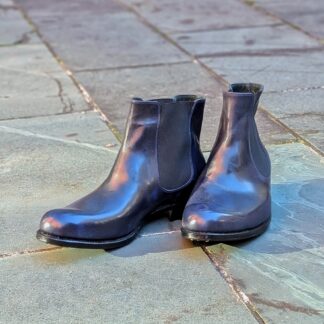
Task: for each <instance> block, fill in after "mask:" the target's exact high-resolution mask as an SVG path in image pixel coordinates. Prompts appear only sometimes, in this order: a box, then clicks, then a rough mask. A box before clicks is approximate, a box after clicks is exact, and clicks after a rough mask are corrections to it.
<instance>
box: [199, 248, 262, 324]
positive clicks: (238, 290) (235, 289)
mask: <svg viewBox="0 0 324 324" xmlns="http://www.w3.org/2000/svg"><path fill="white" fill-rule="evenodd" d="M201 248H202V250H203V251H204V252H205V254H206V255H207V256H208V258H209V260H210V262H211V263H212V264H213V266H214V267H215V268H216V270H217V271H218V272H219V274H220V275H221V276H222V278H223V279H224V280H225V281H226V283H227V284H228V286H229V287H230V289H231V290H232V291H233V293H234V295H235V296H236V297H237V298H238V299H239V300H240V301H241V302H242V303H243V304H244V305H245V307H247V309H248V310H249V311H250V313H251V314H252V316H253V317H254V318H255V319H256V321H257V322H258V323H260V324H266V321H265V320H264V319H263V318H262V316H261V315H260V314H259V312H258V310H257V309H256V307H255V306H254V304H253V303H252V302H251V300H250V298H249V297H248V296H247V295H246V294H245V292H244V291H243V290H242V289H241V288H240V287H239V285H238V284H237V283H236V282H235V280H234V279H233V278H232V277H231V275H230V274H229V273H228V272H227V271H226V269H225V268H224V267H223V266H222V265H221V264H220V263H219V262H218V260H217V259H216V258H215V257H214V255H213V254H212V253H210V252H209V251H208V249H207V248H206V247H205V246H202V247H201Z"/></svg>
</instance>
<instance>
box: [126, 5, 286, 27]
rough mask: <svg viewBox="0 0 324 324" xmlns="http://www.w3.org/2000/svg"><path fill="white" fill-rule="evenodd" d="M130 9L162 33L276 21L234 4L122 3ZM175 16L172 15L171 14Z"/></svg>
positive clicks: (263, 23) (255, 24) (257, 24)
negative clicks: (130, 7) (131, 7)
mask: <svg viewBox="0 0 324 324" xmlns="http://www.w3.org/2000/svg"><path fill="white" fill-rule="evenodd" d="M121 2H124V3H127V4H129V5H132V6H133V8H135V10H136V11H138V12H140V13H141V15H142V16H143V17H145V19H147V20H148V21H149V22H150V23H152V24H153V25H154V26H157V27H158V28H159V29H161V30H162V31H163V32H166V33H172V32H187V31H193V30H206V29H207V30H209V29H222V28H229V27H243V26H244V27H246V26H260V25H272V24H277V23H279V22H280V21H279V20H277V19H276V18H272V17H269V16H266V15H260V13H258V12H256V11H255V10H254V9H252V8H250V7H249V6H246V5H245V4H243V3H241V2H240V1H236V0H227V1H222V0H201V1H191V2H190V3H188V1H187V0H178V1H173V0H151V1H145V0H122V1H121ZM175 13H176V14H175Z"/></svg>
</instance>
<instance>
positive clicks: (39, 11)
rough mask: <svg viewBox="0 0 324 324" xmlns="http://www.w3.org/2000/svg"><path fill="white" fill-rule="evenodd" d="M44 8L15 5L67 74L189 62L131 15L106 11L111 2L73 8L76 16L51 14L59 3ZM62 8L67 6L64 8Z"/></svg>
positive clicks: (41, 3) (43, 4)
mask: <svg viewBox="0 0 324 324" xmlns="http://www.w3.org/2000/svg"><path fill="white" fill-rule="evenodd" d="M49 2H51V1H38V2H37V6H35V5H34V2H33V1H23V2H21V3H20V4H21V6H23V7H24V8H25V9H26V10H27V12H28V14H29V15H30V16H31V18H32V19H33V21H34V22H35V23H36V25H37V26H38V27H39V29H40V30H41V33H42V34H43V36H44V37H45V39H46V40H47V41H48V42H49V43H50V44H51V46H52V47H53V48H54V50H55V51H56V53H57V54H58V55H59V57H60V58H61V59H63V61H64V62H65V63H66V64H67V65H68V66H69V67H70V68H71V69H72V70H84V69H102V68H110V67H121V66H134V65H147V64H159V63H170V62H179V61H188V57H187V56H186V55H184V54H183V53H182V52H181V51H180V50H179V49H177V48H176V47H175V46H173V45H171V44H170V43H168V42H166V41H165V40H164V39H163V38H162V37H160V36H159V35H157V34H156V33H155V32H153V31H151V30H150V29H149V28H148V27H146V26H144V25H143V24H142V23H141V22H140V21H139V20H138V19H137V18H136V16H135V15H134V14H132V13H129V12H125V11H122V10H121V9H119V10H112V11H109V8H110V6H111V1H109V2H107V1H106V2H105V1H101V2H100V1H94V2H93V6H91V5H89V4H88V3H85V2H83V1H78V2H75V3H74V4H73V6H76V7H78V14H77V15H75V11H74V10H62V8H60V9H59V10H56V8H59V7H60V6H61V5H63V2H62V1H59V2H56V1H55V2H54V1H53V2H51V5H49V6H47V4H48V3H49ZM66 6H69V7H70V6H72V5H71V4H69V5H63V8H64V7H66ZM97 6H99V7H98V8H97ZM105 6H106V7H107V8H106V7H105ZM114 6H117V4H115V5H114ZM93 7H95V8H96V9H93ZM80 8H81V9H82V10H81V9H80ZM79 9H80V10H79ZM100 9H101V10H100ZM82 21H83V22H84V23H82ZM85 22H86V23H85ZM108 86H109V85H107V87H108Z"/></svg>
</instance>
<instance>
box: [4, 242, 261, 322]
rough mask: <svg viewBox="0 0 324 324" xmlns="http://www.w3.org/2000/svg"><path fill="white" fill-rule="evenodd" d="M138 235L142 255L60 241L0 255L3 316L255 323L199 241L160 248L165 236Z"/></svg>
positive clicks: (6, 318)
mask: <svg viewBox="0 0 324 324" xmlns="http://www.w3.org/2000/svg"><path fill="white" fill-rule="evenodd" d="M138 242H141V247H142V248H143V246H146V247H147V251H146V253H144V254H143V255H127V254H123V253H121V252H120V251H121V250H124V249H121V250H116V251H115V252H114V253H109V254H108V253H105V252H104V251H100V250H99V251H89V250H83V251H82V250H75V249H62V250H59V251H53V252H45V253H40V254H36V255H33V256H20V257H13V258H10V259H3V260H0V262H1V267H0V278H1V279H0V283H1V293H0V300H1V305H2V307H3V309H5V310H6V311H5V312H3V313H2V316H1V317H2V320H3V321H4V322H6V323H10V322H24V321H27V322H32V323H44V322H55V323H67V322H68V323H78V322H82V323H88V322H97V323H102V322H106V323H108V322H109V323H139V322H140V323H172V322H178V323H215V318H217V322H218V323H235V322H238V321H239V322H240V323H255V320H254V318H253V317H252V315H251V314H250V313H249V311H248V310H247V309H246V308H245V307H244V306H243V305H242V304H241V303H240V302H238V301H237V300H236V299H235V297H234V296H233V295H232V294H231V292H230V289H229V287H228V286H227V285H226V284H225V282H224V281H223V279H222V278H221V277H220V276H219V275H218V274H217V272H215V269H214V267H213V266H212V264H211V263H210V262H209V260H208V258H207V257H206V255H205V254H204V253H203V252H202V250H201V249H200V248H186V249H182V250H177V249H176V250H173V251H172V250H170V251H169V252H159V253H157V251H154V248H153V251H151V252H150V248H149V247H150V246H153V247H154V246H157V245H156V242H160V243H163V244H164V243H165V241H163V242H162V241H161V239H159V238H154V239H152V238H141V239H139V240H138ZM162 246H164V245H162V244H161V245H160V247H162ZM125 249H129V248H128V247H127V248H125ZM118 252H119V253H118ZM215 291H217V293H215ZM26 296H28V298H26Z"/></svg>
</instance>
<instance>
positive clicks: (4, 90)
mask: <svg viewBox="0 0 324 324" xmlns="http://www.w3.org/2000/svg"><path fill="white" fill-rule="evenodd" d="M0 52H1V49H0ZM0 106H1V110H0V120H5V119H13V118H25V117H33V116H44V115H56V114H64V113H71V112H75V111H85V110H89V107H88V105H87V103H86V102H85V101H84V99H83V98H82V97H81V95H80V92H79V91H78V89H77V88H76V87H75V85H74V84H73V82H72V81H71V79H70V78H69V77H68V76H67V75H64V74H63V72H61V73H60V74H57V75H55V74H47V73H40V72H39V73H37V72H36V73H34V72H33V71H16V70H14V71H12V70H6V69H5V70H3V71H2V72H1V79H0Z"/></svg>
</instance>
